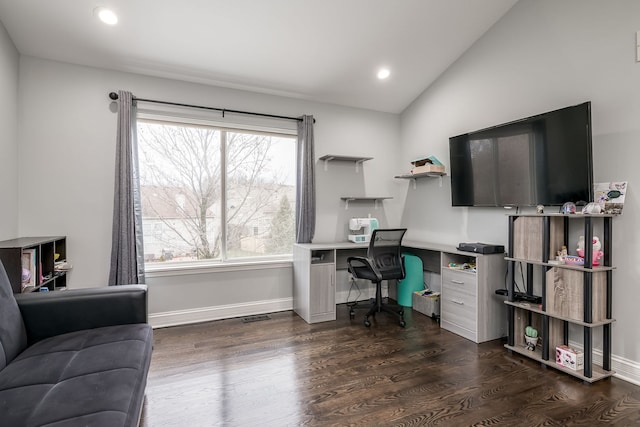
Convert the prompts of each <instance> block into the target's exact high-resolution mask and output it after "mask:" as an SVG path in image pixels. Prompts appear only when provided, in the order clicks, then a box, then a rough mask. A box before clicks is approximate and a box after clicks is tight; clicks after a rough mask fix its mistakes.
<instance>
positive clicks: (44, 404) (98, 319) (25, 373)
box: [0, 263, 153, 427]
mask: <svg viewBox="0 0 640 427" xmlns="http://www.w3.org/2000/svg"><path fill="white" fill-rule="evenodd" d="M152 345H153V332H152V330H151V327H150V326H149V325H148V324H147V288H146V286H144V285H127V286H113V287H103V288H91V289H78V290H66V291H56V292H47V293H31V294H19V295H15V296H14V295H13V293H12V290H11V286H10V284H9V280H8V279H7V275H6V273H5V270H4V267H3V266H2V263H0V425H1V426H3V427H20V426H25V427H26V426H29V427H31V426H48V427H71V426H95V427H101V426H105V427H117V426H127V427H130V426H136V425H138V422H139V419H140V414H141V411H142V405H143V402H144V392H145V386H146V382H147V373H148V371H149V364H150V362H151V351H152Z"/></svg>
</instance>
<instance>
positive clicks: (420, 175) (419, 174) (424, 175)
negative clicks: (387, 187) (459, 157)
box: [394, 172, 447, 179]
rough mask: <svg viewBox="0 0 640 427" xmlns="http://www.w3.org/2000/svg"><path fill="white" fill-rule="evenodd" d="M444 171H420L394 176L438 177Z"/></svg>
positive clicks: (408, 177)
mask: <svg viewBox="0 0 640 427" xmlns="http://www.w3.org/2000/svg"><path fill="white" fill-rule="evenodd" d="M446 175H447V173H446V172H422V173H408V174H404V175H396V176H394V178H398V179H416V178H439V177H441V176H446Z"/></svg>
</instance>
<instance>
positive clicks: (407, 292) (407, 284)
mask: <svg viewBox="0 0 640 427" xmlns="http://www.w3.org/2000/svg"><path fill="white" fill-rule="evenodd" d="M402 256H404V272H405V277H404V279H402V280H399V281H398V304H400V305H402V306H404V307H411V306H412V305H413V299H412V295H413V293H414V292H417V291H421V290H423V289H424V279H423V276H422V260H421V259H420V258H419V257H417V256H415V255H411V254H402Z"/></svg>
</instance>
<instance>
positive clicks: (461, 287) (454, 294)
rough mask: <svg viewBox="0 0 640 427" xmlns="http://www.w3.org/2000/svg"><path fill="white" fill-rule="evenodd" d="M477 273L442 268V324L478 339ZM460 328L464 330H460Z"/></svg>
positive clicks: (453, 330) (473, 339)
mask: <svg viewBox="0 0 640 427" xmlns="http://www.w3.org/2000/svg"><path fill="white" fill-rule="evenodd" d="M475 276H476V275H475V273H469V272H461V271H455V270H449V269H447V268H443V269H442V296H441V298H440V301H441V303H442V307H441V313H442V314H441V315H442V325H443V327H445V325H447V326H449V328H446V327H445V329H449V330H451V331H452V332H456V333H458V334H460V335H462V336H464V337H465V338H469V339H470V340H472V341H476V337H477V333H476V325H477V317H476V311H477V307H478V303H477V291H476V285H477V281H476V277H475ZM460 328H462V329H464V330H460Z"/></svg>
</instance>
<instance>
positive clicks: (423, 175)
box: [394, 172, 446, 190]
mask: <svg viewBox="0 0 640 427" xmlns="http://www.w3.org/2000/svg"><path fill="white" fill-rule="evenodd" d="M445 175H446V172H423V173H408V174H405V175H396V176H394V178H397V179H409V180H411V182H412V183H413V188H414V190H415V188H416V180H417V179H418V178H439V180H440V187H442V177H443V176H445Z"/></svg>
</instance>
